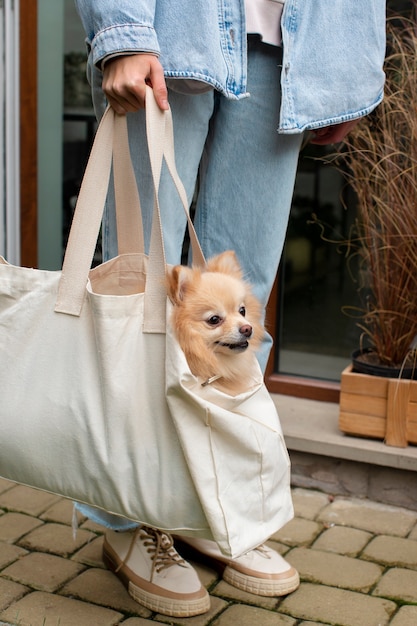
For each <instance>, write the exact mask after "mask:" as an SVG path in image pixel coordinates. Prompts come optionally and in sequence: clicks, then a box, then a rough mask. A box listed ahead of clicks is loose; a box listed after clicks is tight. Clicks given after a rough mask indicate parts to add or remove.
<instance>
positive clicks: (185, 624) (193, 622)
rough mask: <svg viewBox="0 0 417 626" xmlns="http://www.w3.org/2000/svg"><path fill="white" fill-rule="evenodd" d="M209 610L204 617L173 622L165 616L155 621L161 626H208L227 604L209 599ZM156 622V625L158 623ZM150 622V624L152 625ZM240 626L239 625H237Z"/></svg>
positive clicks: (158, 617)
mask: <svg viewBox="0 0 417 626" xmlns="http://www.w3.org/2000/svg"><path fill="white" fill-rule="evenodd" d="M210 605H211V606H210V609H209V611H207V613H204V615H196V616H195V617H184V618H181V617H176V618H175V620H174V619H173V618H172V617H168V616H167V615H159V614H158V615H157V616H156V619H157V620H159V622H161V623H163V624H170V625H171V624H175V626H208V624H210V626H211V625H212V623H213V618H214V617H215V616H216V615H218V614H219V613H221V612H222V611H224V609H225V608H226V607H227V602H224V600H220V598H210ZM159 622H158V623H159ZM153 623H154V622H151V623H150V624H153ZM239 626H240V625H239Z"/></svg>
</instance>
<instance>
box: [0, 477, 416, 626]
mask: <svg viewBox="0 0 417 626" xmlns="http://www.w3.org/2000/svg"><path fill="white" fill-rule="evenodd" d="M293 499H294V506H295V518H294V519H293V520H292V521H291V522H290V523H289V524H287V525H286V526H285V527H284V528H283V529H282V530H280V531H279V532H278V533H276V535H274V536H273V537H272V538H271V541H270V545H271V546H273V547H275V548H276V549H277V550H278V551H279V552H280V553H281V554H283V555H285V558H286V559H287V560H288V561H289V562H290V563H291V564H292V565H294V567H296V568H297V569H298V571H299V572H300V576H301V586H300V588H299V589H298V590H297V591H295V592H294V593H292V594H291V595H288V596H287V597H284V598H281V599H278V598H260V597H258V596H254V595H251V594H249V593H244V592H241V591H238V590H237V589H235V588H233V587H231V586H230V585H228V584H226V583H225V582H223V581H222V580H221V579H219V577H218V575H217V574H216V572H214V571H213V570H211V569H209V568H207V567H204V566H201V565H198V566H197V569H198V572H199V574H200V577H201V580H202V581H203V583H204V584H205V585H206V586H207V589H209V591H210V595H211V610H210V612H209V613H207V614H206V615H203V616H199V617H193V618H187V619H178V618H176V619H172V618H167V617H164V616H161V615H155V614H153V613H151V612H150V611H148V610H147V609H144V608H142V607H140V606H139V605H138V604H136V603H135V602H134V601H133V600H132V599H131V598H130V597H129V595H128V594H127V592H126V591H125V589H124V587H123V586H122V584H121V583H120V582H119V581H118V579H117V578H116V577H115V576H113V575H112V574H111V573H110V572H108V571H107V570H106V569H105V567H104V566H103V563H102V560H101V544H102V535H101V529H100V527H98V526H96V525H93V524H92V523H90V522H89V521H88V520H85V519H83V518H79V530H78V532H77V534H76V536H75V538H74V536H73V531H72V528H71V523H72V504H71V503H70V502H68V501H66V500H64V499H62V498H57V497H55V496H53V495H50V494H46V493H43V492H39V491H35V490H33V489H29V488H27V487H23V486H19V485H15V484H14V483H10V482H8V481H5V480H2V479H0V626H4V625H6V624H7V625H9V624H12V625H17V624H19V625H21V626H111V625H116V624H123V626H151V624H154V625H155V626H156V625H159V626H161V625H162V624H165V625H166V624H174V625H176V626H187V625H188V624H189V625H190V626H313V625H314V624H321V625H322V626H324V625H326V626H327V625H332V626H336V625H337V626H385V624H390V625H391V626H416V625H417V512H416V511H410V510H407V509H404V508H399V507H394V506H388V505H384V504H379V503H376V502H373V501H370V500H365V499H363V500H360V499H355V498H351V497H349V498H345V497H332V496H329V495H327V494H324V493H321V492H319V491H315V490H311V489H304V488H294V489H293Z"/></svg>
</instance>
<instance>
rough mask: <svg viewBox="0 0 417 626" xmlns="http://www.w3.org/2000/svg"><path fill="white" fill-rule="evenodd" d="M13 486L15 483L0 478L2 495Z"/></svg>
mask: <svg viewBox="0 0 417 626" xmlns="http://www.w3.org/2000/svg"><path fill="white" fill-rule="evenodd" d="M15 486H16V483H12V482H11V481H10V480H6V478H0V493H4V492H5V491H8V490H9V489H11V488H12V487H15Z"/></svg>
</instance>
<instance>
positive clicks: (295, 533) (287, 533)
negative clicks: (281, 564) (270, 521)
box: [271, 517, 323, 546]
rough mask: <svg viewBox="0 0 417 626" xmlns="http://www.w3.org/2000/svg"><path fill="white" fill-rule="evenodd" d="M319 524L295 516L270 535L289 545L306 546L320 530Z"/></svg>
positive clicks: (275, 539)
mask: <svg viewBox="0 0 417 626" xmlns="http://www.w3.org/2000/svg"><path fill="white" fill-rule="evenodd" d="M322 528H323V527H322V526H321V524H318V523H317V522H313V521H311V520H306V519H302V518H300V517H295V518H294V519H292V520H291V521H290V522H288V524H286V525H285V526H284V527H283V528H281V529H280V530H279V531H278V532H276V533H274V534H273V535H272V537H271V539H273V540H274V541H281V542H282V543H284V544H287V545H289V546H306V545H309V544H310V543H312V542H313V541H314V539H315V538H316V537H317V535H318V534H319V533H320V532H321V530H322Z"/></svg>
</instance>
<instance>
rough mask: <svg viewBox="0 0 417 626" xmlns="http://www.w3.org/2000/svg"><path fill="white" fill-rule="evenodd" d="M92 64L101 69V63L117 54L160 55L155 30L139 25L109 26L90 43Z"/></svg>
mask: <svg viewBox="0 0 417 626" xmlns="http://www.w3.org/2000/svg"><path fill="white" fill-rule="evenodd" d="M91 52H92V55H93V63H94V65H95V66H96V67H98V68H99V69H101V67H102V64H103V61H104V60H105V59H106V58H107V57H110V56H115V55H118V54H132V53H133V54H134V53H135V52H148V53H151V54H155V55H156V56H159V55H160V49H159V44H158V40H157V37H156V32H155V30H154V29H153V28H152V27H150V26H142V25H140V24H122V25H119V26H110V27H109V28H105V29H103V30H101V31H99V32H98V33H97V35H96V36H95V37H94V39H93V40H92V42H91Z"/></svg>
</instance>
